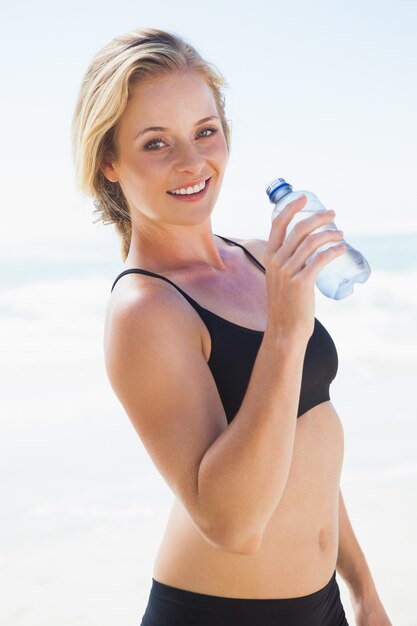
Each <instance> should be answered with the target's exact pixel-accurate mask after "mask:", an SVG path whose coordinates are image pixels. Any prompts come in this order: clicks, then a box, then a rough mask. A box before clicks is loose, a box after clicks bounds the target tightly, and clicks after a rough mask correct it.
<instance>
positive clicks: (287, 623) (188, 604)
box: [140, 571, 349, 626]
mask: <svg viewBox="0 0 417 626" xmlns="http://www.w3.org/2000/svg"><path fill="white" fill-rule="evenodd" d="M140 626H349V624H348V622H347V620H346V615H345V611H344V609H343V605H342V603H341V601H340V592H339V586H338V584H337V581H336V571H334V572H333V575H332V577H331V579H330V580H329V582H328V583H327V585H326V586H325V587H323V588H322V589H319V590H318V591H315V592H314V593H310V594H308V595H307V596H301V597H299V598H280V599H265V600H262V599H258V598H256V599H255V598H226V597H223V596H210V595H206V594H203V593H195V592H194V591H186V590H185V589H178V588H177V587H171V586H170V585H165V584H164V583H160V582H158V581H157V580H155V579H154V578H152V587H151V591H150V594H149V600H148V605H147V607H146V610H145V614H144V615H143V618H142V621H141V624H140Z"/></svg>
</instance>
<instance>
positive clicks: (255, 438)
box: [199, 336, 307, 552]
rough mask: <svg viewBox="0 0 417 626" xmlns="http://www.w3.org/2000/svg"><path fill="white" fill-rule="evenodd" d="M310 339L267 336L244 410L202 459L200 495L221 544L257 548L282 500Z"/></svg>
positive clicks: (262, 345) (258, 357) (244, 403)
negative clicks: (282, 338)
mask: <svg viewBox="0 0 417 626" xmlns="http://www.w3.org/2000/svg"><path fill="white" fill-rule="evenodd" d="M306 345H307V344H306V343H303V342H300V341H298V342H297V341H295V340H293V341H291V340H290V339H288V340H285V341H284V340H281V341H279V342H277V341H274V339H273V338H272V339H270V338H269V337H268V336H264V340H263V342H262V344H261V346H260V348H259V351H258V355H257V358H256V360H255V364H254V367H253V370H252V375H251V378H250V380H249V384H248V388H247V390H246V394H245V397H244V399H243V401H242V404H241V407H240V409H239V411H238V412H237V414H236V415H235V417H234V419H233V421H232V422H231V423H230V425H229V426H228V427H227V428H226V429H225V430H224V431H223V433H222V434H221V435H220V436H219V437H218V438H217V439H216V441H215V442H214V443H213V444H212V445H211V446H210V448H209V449H208V450H207V452H206V454H205V455H204V457H203V459H202V461H201V464H200V470H199V497H200V500H201V505H202V507H204V510H205V511H206V512H207V515H208V516H210V518H211V519H212V520H213V526H214V527H216V528H217V532H218V536H219V538H220V539H219V544H220V543H222V544H223V545H229V546H233V545H234V544H235V545H236V546H240V545H244V543H245V542H247V540H248V541H249V545H252V547H253V546H255V547H254V548H253V551H256V549H257V547H259V546H258V544H259V540H260V538H261V537H262V534H263V531H264V529H265V527H266V525H267V523H268V521H269V519H270V517H271V515H272V513H273V511H274V509H275V508H276V506H277V505H278V503H279V501H280V498H281V496H282V493H283V491H284V488H285V485H286V482H287V479H288V474H289V470H290V465H291V461H292V456H293V448H294V439H295V429H296V421H297V409H298V403H299V397H300V388H301V377H302V369H303V362H304V355H305V350H306ZM238 549H239V548H238ZM249 552H251V548H249Z"/></svg>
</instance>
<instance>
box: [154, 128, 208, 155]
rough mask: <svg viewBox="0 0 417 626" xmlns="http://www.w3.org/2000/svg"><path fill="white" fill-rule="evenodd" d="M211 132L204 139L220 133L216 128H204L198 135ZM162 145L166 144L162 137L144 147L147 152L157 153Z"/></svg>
mask: <svg viewBox="0 0 417 626" xmlns="http://www.w3.org/2000/svg"><path fill="white" fill-rule="evenodd" d="M207 132H209V133H210V134H209V135H203V139H205V138H206V137H211V135H214V134H215V133H217V132H218V129H217V128H214V126H207V127H206V128H203V129H202V130H200V131H199V133H197V134H198V135H201V133H207ZM161 143H165V142H164V140H163V139H162V138H161V137H156V138H155V139H152V141H148V143H146V144H145V145H144V148H145V150H150V151H152V150H153V151H156V150H159V147H158V145H157V144H161Z"/></svg>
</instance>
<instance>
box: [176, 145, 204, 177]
mask: <svg viewBox="0 0 417 626" xmlns="http://www.w3.org/2000/svg"><path fill="white" fill-rule="evenodd" d="M204 166H205V158H204V156H203V155H202V154H201V152H199V150H198V147H197V146H194V145H193V144H190V143H184V144H182V145H181V146H179V147H178V150H177V159H176V169H177V170H178V171H179V172H190V173H193V174H196V175H198V174H199V173H201V171H202V170H203V168H204Z"/></svg>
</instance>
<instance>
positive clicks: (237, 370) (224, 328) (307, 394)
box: [111, 235, 338, 423]
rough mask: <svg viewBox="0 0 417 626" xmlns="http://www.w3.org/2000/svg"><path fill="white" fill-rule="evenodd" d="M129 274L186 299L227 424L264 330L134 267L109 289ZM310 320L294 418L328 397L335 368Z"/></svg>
mask: <svg viewBox="0 0 417 626" xmlns="http://www.w3.org/2000/svg"><path fill="white" fill-rule="evenodd" d="M216 237H220V238H221V239H223V240H224V241H226V242H227V243H229V244H232V245H235V246H239V247H240V248H242V249H243V250H244V251H245V253H246V255H247V256H248V257H249V258H250V259H251V260H252V261H253V262H254V263H255V264H256V265H257V266H258V267H259V268H260V269H261V270H262V271H263V272H265V268H264V267H263V265H261V263H259V261H258V260H257V259H256V258H255V257H254V256H253V255H252V254H251V253H250V252H249V250H247V249H246V248H245V247H244V246H242V245H241V244H240V243H237V242H235V241H232V240H231V239H227V238H226V237H222V236H221V235H216ZM132 273H137V274H146V275H148V276H155V277H156V278H162V279H163V280H165V281H167V282H168V283H170V284H171V285H172V286H173V287H175V288H176V289H177V290H178V291H179V292H180V293H181V294H182V295H183V296H184V298H186V300H188V302H189V303H190V304H191V306H192V307H193V308H194V309H195V310H196V311H197V313H198V314H199V315H200V317H201V318H202V320H203V322H204V323H205V325H206V327H207V330H208V332H209V333H210V337H211V353H210V357H209V360H208V362H207V364H208V366H209V368H210V370H211V373H212V375H213V378H214V380H215V382H216V385H217V389H218V392H219V395H220V398H221V401H222V403H223V406H224V410H225V413H226V417H227V421H228V423H230V422H231V421H232V419H233V417H234V416H235V415H236V413H237V411H238V410H239V408H240V405H241V403H242V400H243V398H244V395H245V393H246V389H247V386H248V383H249V379H250V376H251V373H252V368H253V365H254V362H255V359H256V355H257V353H258V350H259V347H260V345H261V342H262V338H263V335H264V332H263V331H261V330H253V329H251V328H246V327H245V326H240V325H239V324H235V323H234V322H231V321H229V320H226V319H224V318H223V317H220V316H219V315H217V314H216V313H213V312H212V311H209V310H208V309H205V308H203V307H202V306H201V305H200V304H198V302H196V301H195V300H193V298H191V297H190V296H189V295H188V294H187V293H185V291H183V290H182V289H181V288H180V287H178V286H177V285H176V284H175V283H173V282H172V281H171V280H169V278H166V277H165V276H161V274H156V273H155V272H150V271H149V270H143V269H138V268H131V269H128V270H124V271H123V272H121V273H120V274H119V275H118V276H117V278H116V279H115V281H114V283H113V285H112V288H111V291H113V288H114V286H115V284H116V283H117V281H118V280H119V279H120V278H121V277H122V276H124V275H125V274H132ZM314 320H315V322H314V331H313V334H312V335H311V337H310V339H309V341H308V344H307V347H306V352H305V357H304V364H303V373H302V380H301V389H300V400H299V404H298V412H297V417H300V415H302V414H303V413H306V411H308V410H309V409H312V408H313V407H314V406H316V405H317V404H320V403H321V402H325V401H327V400H330V395H329V387H330V383H331V382H332V381H333V380H334V378H335V376H336V373H337V370H338V356H337V351H336V346H335V344H334V342H333V340H332V338H331V336H330V335H329V333H328V332H327V330H326V329H325V328H324V326H323V325H322V324H321V323H320V322H319V321H318V319H317V318H314Z"/></svg>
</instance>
